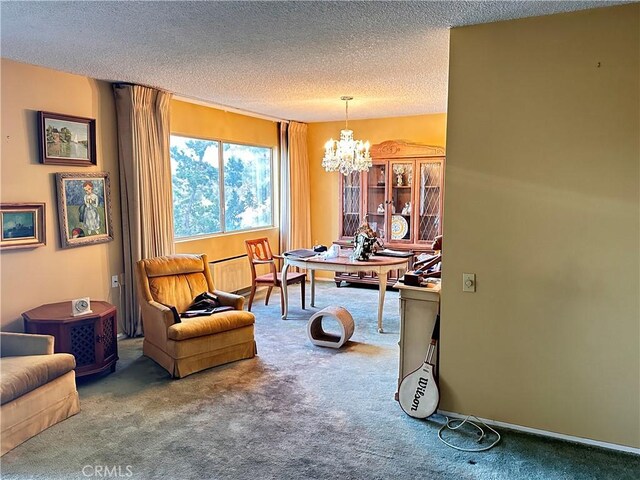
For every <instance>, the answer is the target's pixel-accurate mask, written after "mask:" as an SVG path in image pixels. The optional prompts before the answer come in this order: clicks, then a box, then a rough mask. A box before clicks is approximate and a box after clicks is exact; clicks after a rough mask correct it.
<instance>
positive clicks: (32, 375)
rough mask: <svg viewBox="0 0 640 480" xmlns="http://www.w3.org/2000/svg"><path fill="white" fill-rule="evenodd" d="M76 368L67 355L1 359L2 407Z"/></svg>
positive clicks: (71, 358)
mask: <svg viewBox="0 0 640 480" xmlns="http://www.w3.org/2000/svg"><path fill="white" fill-rule="evenodd" d="M75 367H76V359H75V357H74V356H73V355H71V354H69V353H56V354H52V355H22V356H19V357H3V358H2V373H1V374H0V398H1V399H2V405H4V404H5V403H7V402H10V401H12V400H15V399H16V398H18V397H21V396H22V395H24V394H26V393H29V392H31V391H32V390H35V389H36V388H38V387H41V386H42V385H45V384H47V383H49V382H50V381H52V380H55V379H56V378H58V377H61V376H62V375H64V374H65V373H67V372H70V371H71V370H73V369H74V368H75Z"/></svg>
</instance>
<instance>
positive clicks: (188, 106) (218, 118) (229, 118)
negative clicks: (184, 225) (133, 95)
mask: <svg viewBox="0 0 640 480" xmlns="http://www.w3.org/2000/svg"><path fill="white" fill-rule="evenodd" d="M171 132H172V133H174V134H176V135H184V136H191V137H196V138H208V139H214V140H225V141H230V142H237V143H248V144H254V145H262V146H265V147H272V148H273V152H274V159H273V160H274V162H273V167H274V183H275V185H274V187H275V192H274V204H275V205H276V211H275V214H276V218H275V220H276V224H277V217H278V215H277V214H278V211H277V205H278V203H279V202H278V200H277V199H278V176H279V175H278V173H279V171H278V161H277V146H278V124H277V123H276V122H273V121H270V120H263V119H259V118H254V117H247V116H245V115H240V114H237V113H231V112H225V111H223V110H219V109H216V108H211V107H205V106H202V105H196V104H192V103H187V102H182V101H177V100H174V101H173V102H171ZM263 236H265V237H267V238H269V243H270V245H271V247H272V248H273V249H274V251H277V249H278V244H279V233H278V228H277V227H275V228H267V229H260V230H254V231H250V232H241V233H237V234H225V235H219V236H213V237H208V238H202V239H198V240H189V241H179V242H177V243H176V252H177V253H206V254H207V255H208V256H209V260H210V261H214V260H221V259H225V258H230V257H234V256H237V255H243V254H245V253H246V251H245V246H244V241H245V240H246V239H251V238H257V237H263ZM246 275H249V274H248V271H247V272H246ZM246 275H245V276H246ZM246 284H247V286H249V285H250V284H251V277H250V276H248V278H247V279H246Z"/></svg>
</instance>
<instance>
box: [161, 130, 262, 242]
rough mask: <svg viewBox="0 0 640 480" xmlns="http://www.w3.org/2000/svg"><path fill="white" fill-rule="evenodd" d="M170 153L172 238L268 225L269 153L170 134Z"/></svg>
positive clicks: (253, 147) (252, 147) (258, 148)
mask: <svg viewBox="0 0 640 480" xmlns="http://www.w3.org/2000/svg"><path fill="white" fill-rule="evenodd" d="M170 152H171V173H172V187H173V210H174V228H175V237H176V238H186V237H193V236H199V235H207V234H213V233H220V232H230V231H238V230H247V229H251V228H258V227H263V226H270V225H273V218H272V191H273V189H272V178H271V154H272V150H271V149H270V148H265V147H257V146H249V145H237V144H232V143H224V144H222V145H221V142H218V141H214V140H202V139H195V138H187V137H181V136H177V135H172V136H171V144H170ZM221 164H222V165H223V172H222V173H223V178H224V185H223V188H222V191H221V189H220V166H221ZM221 198H222V199H224V202H221ZM221 205H224V208H225V211H224V219H225V222H224V225H222V224H221V218H222V212H221Z"/></svg>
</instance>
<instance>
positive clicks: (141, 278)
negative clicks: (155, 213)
mask: <svg viewBox="0 0 640 480" xmlns="http://www.w3.org/2000/svg"><path fill="white" fill-rule="evenodd" d="M136 268H137V272H136V279H137V285H138V289H137V290H138V298H139V302H140V307H141V309H142V325H143V327H144V335H145V337H144V343H143V353H144V354H145V355H146V356H147V357H149V358H151V359H153V360H155V361H156V362H157V363H158V364H160V365H161V366H162V367H164V368H165V369H166V370H167V371H168V372H169V373H170V374H171V376H173V377H177V378H180V377H184V376H186V375H190V374H191V373H194V372H198V371H200V370H204V369H206V368H210V367H215V366H217V365H221V364H223V363H229V362H233V361H236V360H240V359H243V358H251V357H253V356H255V354H256V342H255V339H254V329H253V325H254V323H255V317H254V315H253V314H252V313H250V312H246V311H244V310H243V309H242V307H243V304H244V297H242V296H240V295H233V294H231V293H227V292H222V291H220V290H215V288H214V285H213V279H212V278H211V272H210V271H209V263H208V261H207V256H206V255H171V256H166V257H156V258H149V259H146V260H140V261H139V262H137V264H136ZM203 292H211V293H213V294H214V295H216V296H217V297H218V300H219V301H220V303H221V304H222V305H227V306H231V307H233V308H234V310H228V311H224V312H218V313H213V314H211V315H208V316H200V317H194V318H179V317H177V315H175V314H174V313H175V312H174V311H172V309H171V307H175V309H176V310H177V312H184V311H185V310H187V308H188V307H189V305H191V302H192V301H193V299H194V298H195V297H196V296H197V295H199V294H201V293H203ZM176 317H177V318H176Z"/></svg>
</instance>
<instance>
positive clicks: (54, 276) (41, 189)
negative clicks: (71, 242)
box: [0, 59, 123, 331]
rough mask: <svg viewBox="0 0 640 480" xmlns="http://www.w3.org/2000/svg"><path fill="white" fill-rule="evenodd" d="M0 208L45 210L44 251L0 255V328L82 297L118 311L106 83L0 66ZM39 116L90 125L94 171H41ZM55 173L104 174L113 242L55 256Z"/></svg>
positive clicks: (115, 191)
mask: <svg viewBox="0 0 640 480" xmlns="http://www.w3.org/2000/svg"><path fill="white" fill-rule="evenodd" d="M1 69H2V71H1V78H2V87H1V88H2V90H1V101H2V105H1V107H2V117H1V121H2V151H1V157H0V158H1V179H0V182H1V183H0V188H1V190H0V198H1V200H2V203H14V202H45V203H46V242H47V244H46V246H44V247H39V248H34V249H26V250H11V251H6V250H5V251H2V253H1V254H0V270H1V272H0V287H1V307H0V309H1V312H2V317H1V320H0V321H1V326H2V329H3V330H14V331H21V330H22V329H23V325H22V319H21V315H20V314H21V313H22V312H24V311H26V310H29V309H31V308H34V307H37V306H39V305H41V304H44V303H53V302H60V301H65V300H71V299H73V298H78V297H84V296H89V297H91V299H95V300H106V301H109V302H111V303H113V304H115V305H117V306H119V296H118V289H112V288H111V280H110V277H111V275H112V274H118V273H121V272H122V271H123V264H122V235H121V226H120V225H121V221H120V202H119V195H120V194H119V185H118V152H117V142H116V117H115V108H114V101H113V95H112V93H111V86H110V84H108V83H106V82H101V81H97V80H93V79H90V78H86V77H81V76H77V75H70V74H66V73H62V72H58V71H54V70H50V69H46V68H40V67H34V66H31V65H25V64H21V63H16V62H13V61H10V60H6V59H2V63H1ZM39 110H44V111H49V112H55V113H62V114H68V115H75V116H80V117H90V118H95V119H96V136H97V138H96V144H97V159H98V165H97V166H96V167H67V166H54V165H41V164H40V163H39V157H38V155H39V154H38V136H37V119H36V113H37V111H39ZM56 172H80V173H86V172H109V173H110V174H111V197H112V200H113V212H112V213H113V228H114V238H115V240H113V241H111V242H109V243H103V244H99V245H88V246H82V247H76V248H70V249H61V248H60V235H59V228H58V212H57V203H56V191H55V179H54V177H55V175H54V174H55V173H56Z"/></svg>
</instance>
